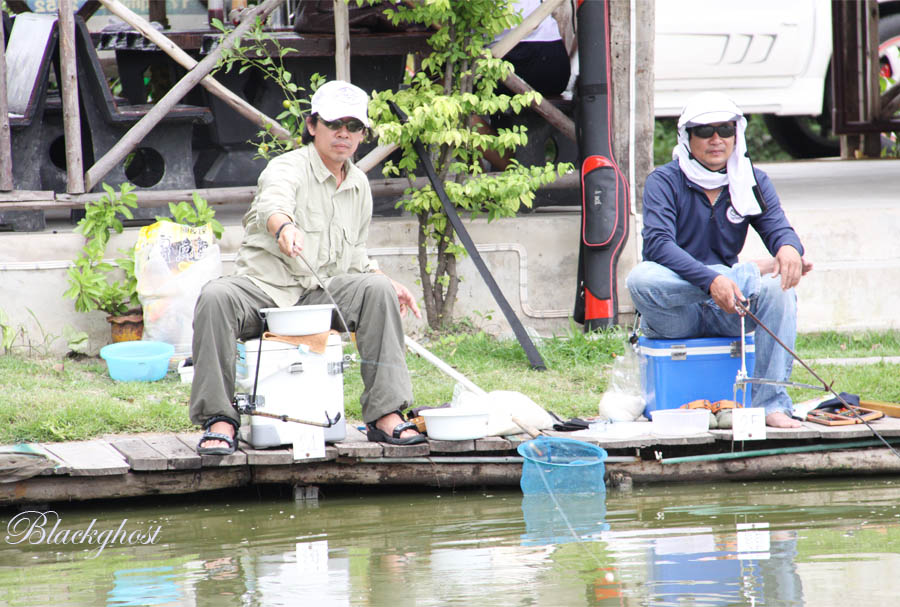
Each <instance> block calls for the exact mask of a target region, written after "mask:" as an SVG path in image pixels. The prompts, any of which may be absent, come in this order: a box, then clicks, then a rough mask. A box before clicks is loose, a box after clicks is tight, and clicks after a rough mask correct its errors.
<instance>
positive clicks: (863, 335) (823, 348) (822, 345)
mask: <svg viewBox="0 0 900 607" xmlns="http://www.w3.org/2000/svg"><path fill="white" fill-rule="evenodd" d="M797 353H798V354H799V355H800V357H801V358H803V359H804V360H805V359H806V358H855V357H866V356H900V331H896V330H893V331H862V332H859V333H838V332H835V331H826V332H824V333H808V334H804V335H798V336H797Z"/></svg>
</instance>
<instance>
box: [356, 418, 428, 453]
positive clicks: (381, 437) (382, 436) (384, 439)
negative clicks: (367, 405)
mask: <svg viewBox="0 0 900 607" xmlns="http://www.w3.org/2000/svg"><path fill="white" fill-rule="evenodd" d="M395 413H396V414H397V415H399V416H400V419H403V412H402V411H399V410H398V411H395ZM379 419H380V418H379ZM376 421H377V420H376ZM375 423H376V422H372V423H369V424H366V438H368V439H369V440H370V441H371V442H373V443H388V444H389V445H417V444H419V443H424V442H425V435H424V434H422V433H419V430H418V428H417V427H416V424H415V423H413V422H410V421H403V422H401V423H399V424H397V425H396V426H394V430H393V431H392V432H391V434H388V433H387V432H385V431H384V430H382V429H381V428H379V427H378V426H376V425H375ZM406 430H415V431H416V432H417V434H416V435H415V436H408V437H407V438H400V435H401V434H403V432H404V431H406Z"/></svg>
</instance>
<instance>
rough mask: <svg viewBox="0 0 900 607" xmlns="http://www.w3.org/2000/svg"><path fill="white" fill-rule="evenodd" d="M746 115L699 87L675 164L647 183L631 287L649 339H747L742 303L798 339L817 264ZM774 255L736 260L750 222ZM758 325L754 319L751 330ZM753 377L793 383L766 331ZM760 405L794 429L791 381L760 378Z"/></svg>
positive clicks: (685, 114)
mask: <svg viewBox="0 0 900 607" xmlns="http://www.w3.org/2000/svg"><path fill="white" fill-rule="evenodd" d="M746 126H747V119H746V118H744V116H743V114H742V112H741V110H740V109H739V108H738V107H737V106H736V105H735V104H734V102H733V101H732V100H731V99H729V98H728V97H727V96H726V95H723V94H721V93H717V92H707V93H700V94H698V95H696V96H695V97H693V98H692V99H691V100H690V101H689V102H688V104H687V105H685V107H684V109H683V111H682V113H681V117H680V118H679V119H678V143H677V144H676V146H675V148H674V150H673V151H672V158H673V160H672V162H669V163H668V164H665V165H663V166H661V167H658V168H657V169H656V170H654V171H653V172H652V173H651V174H650V176H649V177H647V183H646V185H645V187H644V200H643V202H644V209H643V218H644V228H643V231H642V233H641V234H642V236H643V241H644V245H643V258H644V261H642V262H641V263H639V264H638V265H637V266H635V268H634V269H633V270H632V271H631V273H630V274H629V275H628V278H627V279H626V285H627V286H628V289H629V291H630V292H631V297H632V300H633V301H634V304H635V307H636V308H637V310H638V311H639V312H640V314H641V327H642V329H643V331H644V334H645V335H646V336H648V337H651V338H662V339H680V338H691V337H715V336H734V335H740V331H741V329H740V316H739V315H738V314H737V311H738V309H737V307H736V305H735V301H736V300H737V301H740V302H742V303H743V304H744V305H749V307H750V311H751V312H753V314H754V315H755V316H756V317H757V318H758V319H759V321H760V322H761V323H762V324H764V325H765V326H766V327H768V328H769V329H771V330H772V331H773V332H774V333H775V334H776V335H777V336H778V338H779V339H780V340H781V341H782V342H784V343H785V344H786V345H787V346H788V347H791V348H793V345H794V341H795V339H796V335H797V297H796V294H795V293H794V289H793V288H794V287H795V286H796V285H797V283H799V282H800V278H801V277H802V276H804V275H805V274H806V273H807V272H809V271H810V270H811V269H812V264H811V263H808V262H806V261H805V260H804V259H803V258H802V255H803V245H802V244H801V243H800V239H799V238H798V237H797V234H796V233H795V232H794V229H793V228H792V227H791V225H790V224H789V223H788V221H787V218H786V217H785V215H784V212H783V211H782V209H781V203H780V202H779V200H778V196H777V194H776V193H775V188H774V187H773V186H772V183H771V182H770V181H769V178H768V176H766V174H765V173H764V172H762V171H761V170H759V169H755V168H754V167H753V166H752V164H751V163H750V158H749V156H748V155H747V144H746V141H745V139H744V131H745V129H746ZM751 225H752V226H753V229H755V230H756V232H757V233H758V234H759V235H760V237H761V239H762V241H763V243H764V244H765V246H766V248H767V249H768V250H769V252H770V253H771V254H772V257H771V258H768V259H765V260H759V261H752V262H749V263H738V262H737V261H738V253H740V251H741V249H742V248H743V246H744V241H745V240H746V237H747V229H748V228H749V226H751ZM754 328H755V325H754V323H753V322H752V320H750V319H747V330H748V331H752V330H753V329H754ZM755 342H756V344H755V345H756V363H755V370H754V375H755V376H757V377H764V378H766V379H771V380H775V381H782V382H783V381H788V380H789V379H790V375H791V366H792V363H793V360H792V358H791V356H790V354H788V353H787V352H786V351H785V350H784V348H782V347H781V346H779V345H778V344H777V343H776V342H775V340H774V339H773V338H772V337H771V336H770V335H769V334H768V333H767V332H765V331H762V330H759V331H756V339H755ZM752 399H753V406H755V407H764V408H765V410H766V423H767V424H768V425H769V426H774V427H782V428H792V427H797V426H800V422H798V421H797V420H795V419H793V418H792V417H791V412H792V409H793V404H792V402H791V399H790V397H789V396H788V394H787V391H786V389H785V387H784V386H780V385H773V384H754V385H753V390H752Z"/></svg>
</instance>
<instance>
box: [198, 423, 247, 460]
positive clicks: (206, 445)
mask: <svg viewBox="0 0 900 607" xmlns="http://www.w3.org/2000/svg"><path fill="white" fill-rule="evenodd" d="M208 434H221V435H224V436H229V437H231V439H232V440H235V428H234V425H232V424H230V423H228V422H225V421H217V422H215V423H213V424H211V425H210V426H209V428H206V429H205V431H204V436H203V437H202V438H201V439H200V442H199V443H197V453H199V454H200V455H227V454H226V453H225V451H227V452H229V453H234V450H235V446H236V445H237V443H236V442H234V443H232V444H229V443H228V442H226V441H224V440H218V439H217V438H213V437H209V438H207V437H206V436H207V435H208Z"/></svg>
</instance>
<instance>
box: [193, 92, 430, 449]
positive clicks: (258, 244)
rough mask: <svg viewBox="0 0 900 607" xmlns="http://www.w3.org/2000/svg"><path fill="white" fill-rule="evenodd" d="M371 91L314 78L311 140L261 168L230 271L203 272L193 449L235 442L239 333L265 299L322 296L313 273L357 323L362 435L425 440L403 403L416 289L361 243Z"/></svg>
mask: <svg viewBox="0 0 900 607" xmlns="http://www.w3.org/2000/svg"><path fill="white" fill-rule="evenodd" d="M368 101H369V98H368V95H367V94H366V93H365V91H363V90H362V89H360V88H358V87H356V86H353V85H352V84H349V83H347V82H343V81H339V80H334V81H331V82H327V83H326V84H323V85H322V86H321V87H319V89H318V90H317V91H316V93H315V94H314V95H313V97H312V100H311V108H310V115H309V116H308V117H307V119H306V132H305V133H304V142H305V143H311V145H306V146H304V147H302V148H300V149H298V150H293V151H290V152H287V153H285V154H282V155H281V156H278V157H277V158H274V159H273V160H272V161H271V162H269V164H268V166H267V167H266V168H265V170H263V172H262V173H261V174H260V176H259V186H258V189H257V192H256V197H255V198H254V200H253V203H252V204H251V206H250V209H249V210H248V211H247V213H246V215H244V220H243V225H244V239H243V242H242V243H241V247H240V250H239V251H238V254H237V258H236V260H235V275H234V276H227V277H223V278H220V279H218V280H214V281H211V282H209V283H208V284H207V285H206V286H205V287H204V288H203V291H202V292H201V294H200V297H199V299H198V301H197V306H196V309H195V311H194V341H193V358H194V380H193V385H192V387H191V409H190V415H191V421H193V422H194V423H196V424H198V425H202V426H203V428H204V430H205V431H206V432H205V433H204V435H203V438H202V439H201V440H200V443H199V444H198V446H197V451H198V453H201V454H228V453H232V452H233V451H234V449H235V446H236V438H235V437H236V434H237V429H238V424H239V419H240V418H239V416H238V415H237V412H236V411H235V409H234V407H233V406H232V400H233V397H234V379H235V366H234V365H235V356H236V345H235V340H236V339H247V338H253V337H259V334H260V330H261V328H262V325H261V323H262V321H261V320H260V318H259V316H258V310H260V309H261V308H271V307H288V306H296V305H315V304H327V303H330V299H329V298H328V296H327V294H326V293H325V292H324V291H323V290H322V288H321V287H320V286H319V284H318V282H317V280H316V278H315V275H318V276H319V277H320V278H321V279H322V280H324V281H325V283H326V286H327V287H328V290H329V292H330V293H331V295H332V296H333V297H334V299H335V302H336V303H337V305H338V307H339V309H340V311H341V313H342V314H343V317H344V319H345V320H346V321H347V324H348V325H349V327H348V328H349V330H350V331H355V333H356V343H357V347H358V349H359V352H360V358H361V361H362V362H361V365H360V371H361V373H362V378H363V384H364V385H365V390H364V391H363V394H362V396H361V397H360V401H361V403H362V413H363V419H364V421H365V422H366V425H367V430H368V437H369V440H378V441H385V442H390V443H395V444H413V443H417V442H422V441H423V440H424V439H425V438H424V436H423V435H422V434H420V433H418V432H417V431H416V430H415V429H414V428H415V426H414V424H412V423H411V422H404V420H403V417H402V414H401V413H400V412H401V411H402V410H403V409H404V408H406V407H407V406H408V405H409V404H411V402H412V385H411V383H410V379H409V372H408V371H407V368H406V358H405V349H404V338H403V326H402V322H401V316H403V315H405V313H406V310H407V309H409V310H412V312H413V313H414V314H415V315H416V317H421V314H420V312H419V308H418V306H417V305H416V301H415V298H414V297H413V295H412V293H410V291H409V290H408V289H407V288H406V287H404V286H403V285H401V284H399V283H397V282H395V281H393V280H391V279H390V278H388V277H387V276H385V275H384V274H382V273H381V272H380V271H379V269H378V264H377V263H376V262H375V260H373V259H370V258H369V257H368V255H367V253H366V240H367V238H368V234H369V223H370V221H371V218H372V192H371V190H370V188H369V182H368V180H367V179H366V175H365V173H363V172H362V171H361V170H360V169H359V168H357V167H356V166H355V165H354V164H353V163H352V162H351V158H352V157H353V154H354V153H355V152H356V149H357V147H359V144H360V143H361V142H362V140H363V138H364V137H365V135H366V129H367V128H368V127H369V117H368ZM301 255H302V259H301ZM304 259H305V260H306V261H304ZM306 262H308V263H309V264H310V265H311V266H312V270H313V272H311V271H310V269H309V268H308V267H307V265H306ZM298 397H299V398H304V397H307V398H315V395H298Z"/></svg>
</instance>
